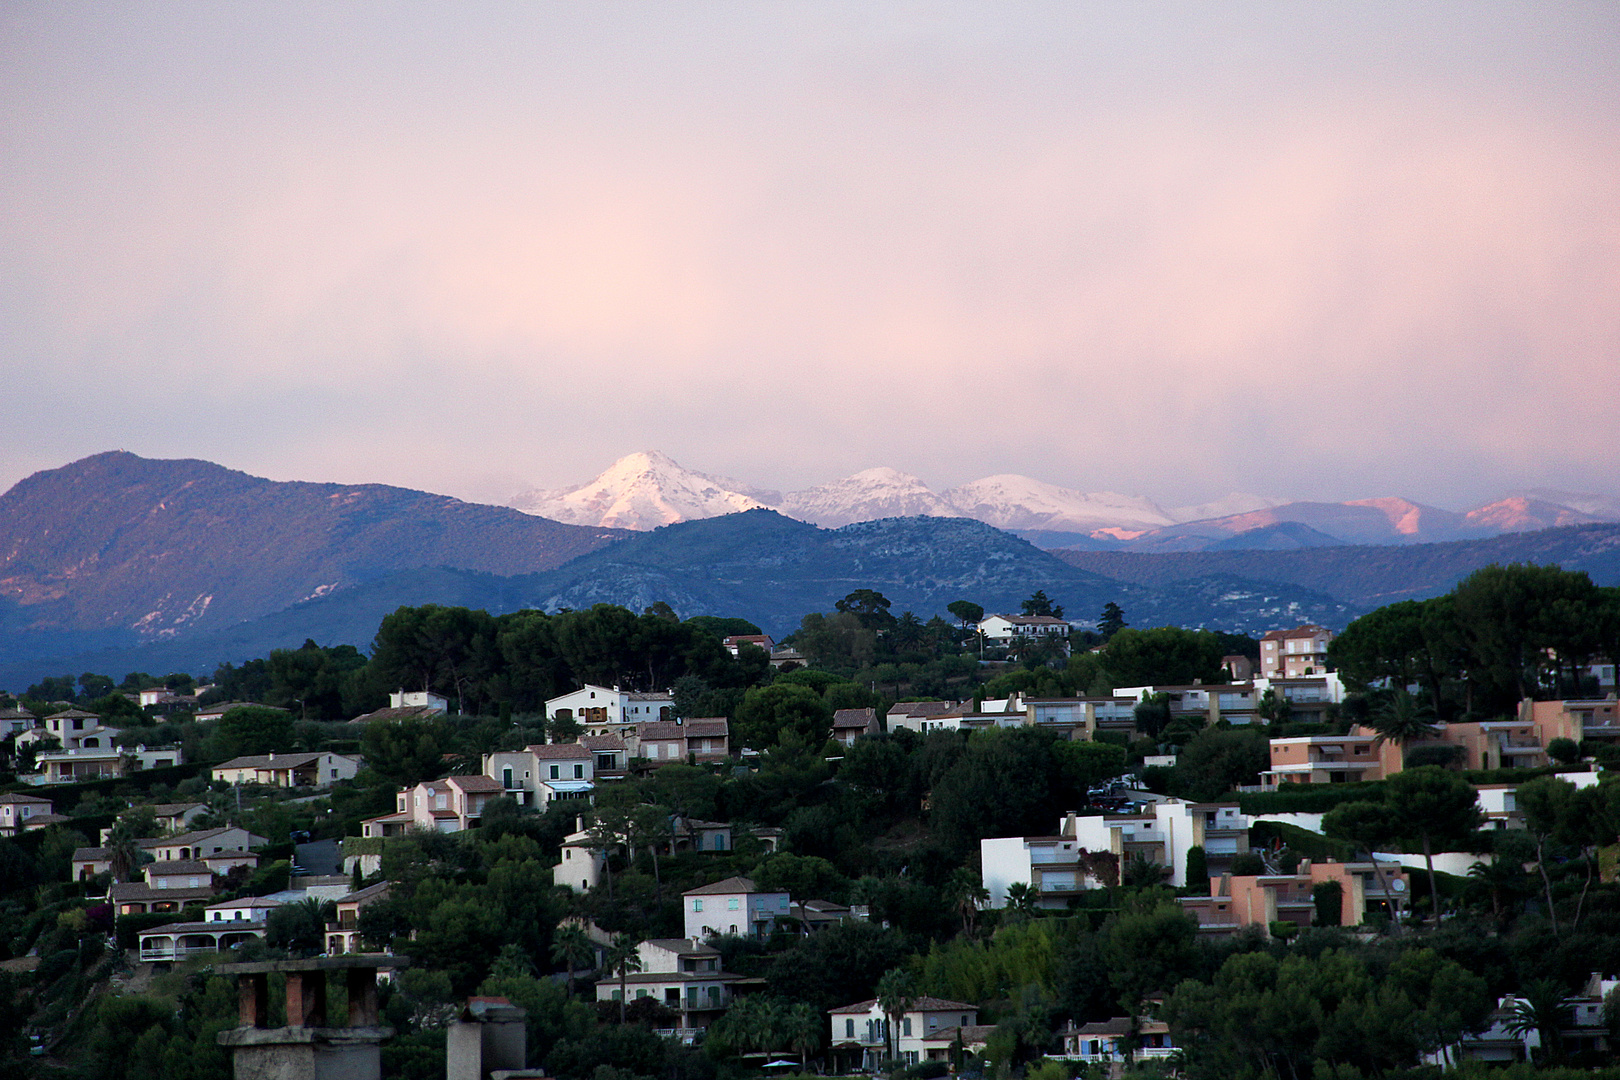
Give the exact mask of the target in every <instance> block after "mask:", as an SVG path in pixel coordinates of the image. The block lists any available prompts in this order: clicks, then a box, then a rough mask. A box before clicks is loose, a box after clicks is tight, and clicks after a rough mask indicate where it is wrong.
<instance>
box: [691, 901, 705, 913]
mask: <svg viewBox="0 0 1620 1080" xmlns="http://www.w3.org/2000/svg"><path fill="white" fill-rule="evenodd" d="M692 910H693V911H702V910H703V901H701V900H694V901H692Z"/></svg>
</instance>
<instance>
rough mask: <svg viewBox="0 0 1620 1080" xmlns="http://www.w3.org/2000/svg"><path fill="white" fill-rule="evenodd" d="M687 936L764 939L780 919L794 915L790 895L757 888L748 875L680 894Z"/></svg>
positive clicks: (701, 939) (703, 938)
mask: <svg viewBox="0 0 1620 1080" xmlns="http://www.w3.org/2000/svg"><path fill="white" fill-rule="evenodd" d="M681 903H682V907H683V908H684V914H685V929H686V936H687V937H689V938H696V939H698V940H699V941H703V940H707V939H708V938H711V937H720V936H722V935H728V934H732V935H737V936H740V937H751V938H756V939H764V938H767V937H769V936H770V934H771V931H772V930H774V929H776V922H777V920H778V919H786V918H791V917H792V910H791V908H790V907H789V898H788V894H787V893H785V892H770V891H766V890H764V889H759V888H757V887H755V885H754V883H753V881H752V880H750V879H748V878H745V877H730V878H726V879H725V880H724V881H717V882H715V883H714V884H713V885H703V886H700V887H699V888H696V889H691V890H689V891H687V892H685V893H682V894H681Z"/></svg>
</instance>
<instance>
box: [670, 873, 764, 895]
mask: <svg viewBox="0 0 1620 1080" xmlns="http://www.w3.org/2000/svg"><path fill="white" fill-rule="evenodd" d="M751 892H759V890H758V889H756V888H755V887H754V882H753V881H752V879H750V878H745V877H728V878H726V879H725V880H724V881H717V882H715V883H714V884H713V885H700V886H698V887H697V888H695V889H687V890H686V891H685V892H684V893H682V894H681V895H682V896H711V895H714V894H716V893H751Z"/></svg>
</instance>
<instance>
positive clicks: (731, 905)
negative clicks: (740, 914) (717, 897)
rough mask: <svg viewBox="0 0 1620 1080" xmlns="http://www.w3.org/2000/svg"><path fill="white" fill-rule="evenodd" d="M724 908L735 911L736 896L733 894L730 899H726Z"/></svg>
mask: <svg viewBox="0 0 1620 1080" xmlns="http://www.w3.org/2000/svg"><path fill="white" fill-rule="evenodd" d="M726 910H727V911H736V910H737V898H736V897H735V896H733V897H732V898H731V899H730V900H727V901H726Z"/></svg>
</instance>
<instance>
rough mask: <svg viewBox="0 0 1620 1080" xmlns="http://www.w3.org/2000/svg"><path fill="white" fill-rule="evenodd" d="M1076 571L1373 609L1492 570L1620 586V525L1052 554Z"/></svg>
mask: <svg viewBox="0 0 1620 1080" xmlns="http://www.w3.org/2000/svg"><path fill="white" fill-rule="evenodd" d="M1052 554H1054V555H1056V556H1058V557H1059V558H1061V559H1062V560H1063V561H1064V562H1067V563H1069V564H1070V565H1071V566H1077V567H1080V568H1081V569H1084V570H1090V571H1093V572H1094V573H1098V574H1102V575H1104V576H1106V577H1111V578H1117V579H1118V580H1120V581H1122V582H1129V583H1132V584H1135V585H1141V586H1145V587H1148V588H1151V589H1164V588H1173V587H1175V586H1176V584H1177V583H1178V582H1184V581H1188V580H1191V579H1195V578H1201V577H1207V576H1211V575H1223V574H1229V575H1232V576H1235V577H1239V578H1242V579H1244V580H1247V581H1253V582H1268V583H1274V584H1277V585H1291V586H1296V587H1299V588H1302V589H1307V590H1310V591H1311V592H1313V593H1316V594H1320V595H1326V596H1332V597H1335V598H1336V599H1338V600H1341V601H1343V602H1345V603H1347V604H1349V605H1351V607H1352V608H1356V609H1361V610H1368V609H1371V608H1374V607H1378V606H1380V605H1383V604H1388V603H1391V602H1393V601H1396V600H1406V599H1413V598H1423V597H1429V596H1438V595H1439V594H1441V593H1443V592H1446V591H1448V590H1449V589H1450V588H1451V587H1452V586H1454V585H1455V584H1456V583H1457V582H1458V581H1461V580H1462V579H1463V578H1464V577H1467V576H1468V575H1469V574H1470V573H1472V572H1473V571H1475V570H1478V569H1479V568H1480V567H1482V566H1488V565H1490V564H1491V563H1522V562H1529V563H1540V564H1544V565H1549V564H1556V565H1559V566H1562V567H1564V569H1566V570H1585V571H1586V572H1587V573H1588V574H1590V575H1591V577H1592V580H1593V581H1595V582H1597V583H1598V584H1599V585H1620V525H1612V524H1603V525H1580V526H1575V527H1572V528H1564V529H1547V530H1545V531H1542V532H1529V533H1509V534H1505V535H1502V536H1493V537H1489V538H1486V539H1480V540H1456V541H1451V542H1448V543H1442V544H1405V545H1399V546H1394V545H1389V546H1385V545H1375V544H1365V545H1356V546H1340V547H1312V548H1307V549H1303V550H1294V551H1255V550H1244V551H1189V552H1174V553H1156V552H1131V551H1080V550H1065V551H1054V552H1053V553H1052Z"/></svg>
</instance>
